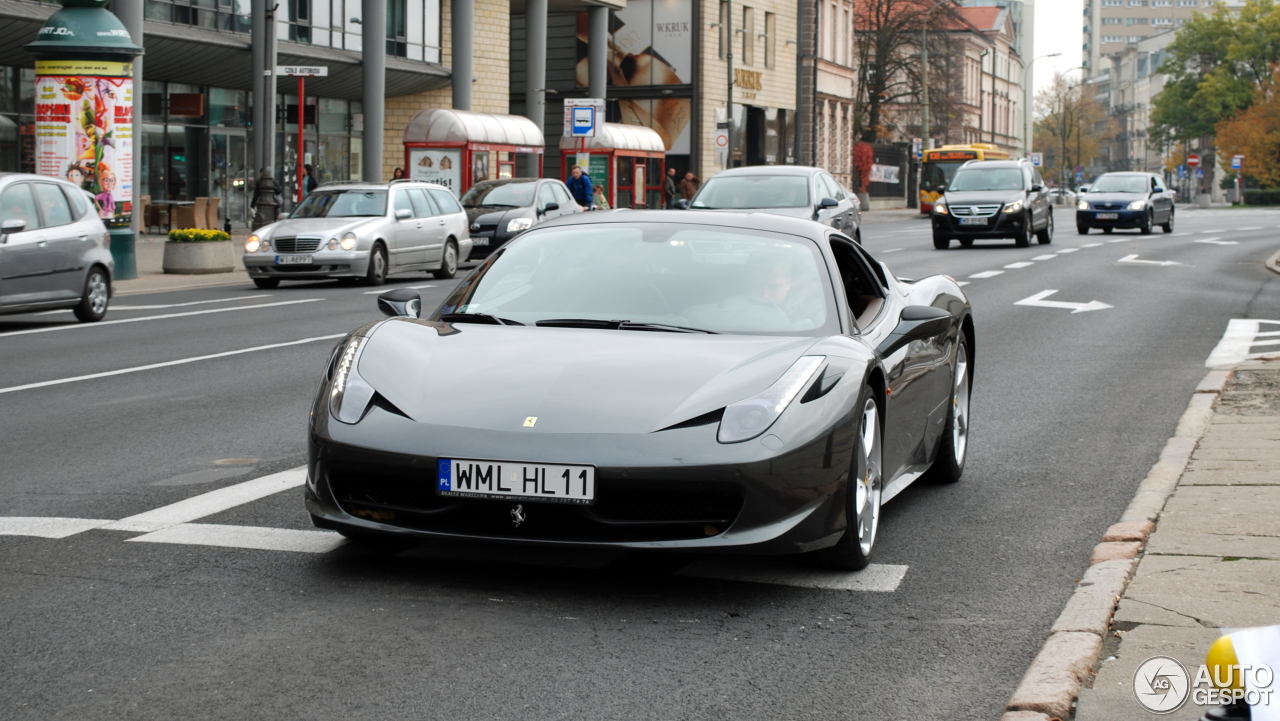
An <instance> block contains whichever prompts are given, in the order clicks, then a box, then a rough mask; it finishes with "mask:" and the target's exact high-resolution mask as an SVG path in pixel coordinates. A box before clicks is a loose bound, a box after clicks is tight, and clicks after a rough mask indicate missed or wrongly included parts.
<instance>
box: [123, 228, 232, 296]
mask: <svg viewBox="0 0 1280 721" xmlns="http://www.w3.org/2000/svg"><path fill="white" fill-rule="evenodd" d="M247 237H249V231H248V230H237V231H234V232H232V233H231V240H232V241H233V243H232V247H233V248H234V249H235V254H236V270H235V271H233V272H231V273H209V274H207V275H177V274H171V273H165V272H164V270H163V269H162V268H161V266H162V264H163V261H164V243H165V238H166V236H165V235H163V234H159V235H156V234H146V235H143V236H142V237H141V238H139V239H138V240H137V241H136V243H135V244H134V252H135V253H136V254H137V259H138V277H137V278H136V279H134V280H121V281H117V282H116V284H115V294H116V295H117V296H121V295H135V294H137V293H155V292H157V291H162V290H186V289H189V288H206V287H210V286H217V285H239V284H248V283H249V282H250V280H249V273H248V272H246V271H245V269H244V263H243V262H242V261H241V260H240V259H241V257H242V256H243V255H244V241H245V238H247Z"/></svg>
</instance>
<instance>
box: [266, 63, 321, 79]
mask: <svg viewBox="0 0 1280 721" xmlns="http://www.w3.org/2000/svg"><path fill="white" fill-rule="evenodd" d="M276 75H283V76H285V77H290V78H327V77H329V68H328V66H326V65H277V66H276Z"/></svg>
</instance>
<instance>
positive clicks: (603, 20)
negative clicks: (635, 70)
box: [587, 7, 609, 98]
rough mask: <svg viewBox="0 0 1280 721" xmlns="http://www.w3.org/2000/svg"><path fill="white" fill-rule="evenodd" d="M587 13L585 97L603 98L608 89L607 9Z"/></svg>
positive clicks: (594, 8) (597, 9) (594, 9)
mask: <svg viewBox="0 0 1280 721" xmlns="http://www.w3.org/2000/svg"><path fill="white" fill-rule="evenodd" d="M587 12H588V13H589V14H588V16H587V97H591V98H603V97H604V96H605V93H606V92H607V90H608V87H609V8H606V7H593V8H591V9H590V10H588V11H587Z"/></svg>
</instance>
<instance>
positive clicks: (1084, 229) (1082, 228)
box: [1076, 225, 1089, 235]
mask: <svg viewBox="0 0 1280 721" xmlns="http://www.w3.org/2000/svg"><path fill="white" fill-rule="evenodd" d="M1076 232H1077V233H1079V234H1080V235H1088V234H1089V226H1087V225H1076Z"/></svg>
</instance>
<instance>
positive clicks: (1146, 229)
mask: <svg viewBox="0 0 1280 721" xmlns="http://www.w3.org/2000/svg"><path fill="white" fill-rule="evenodd" d="M1154 224H1155V218H1154V217H1153V215H1152V213H1151V211H1150V210H1148V211H1147V214H1146V215H1145V216H1143V218H1142V225H1140V226H1138V230H1140V231H1142V234H1143V235H1151V226H1152V225H1154Z"/></svg>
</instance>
